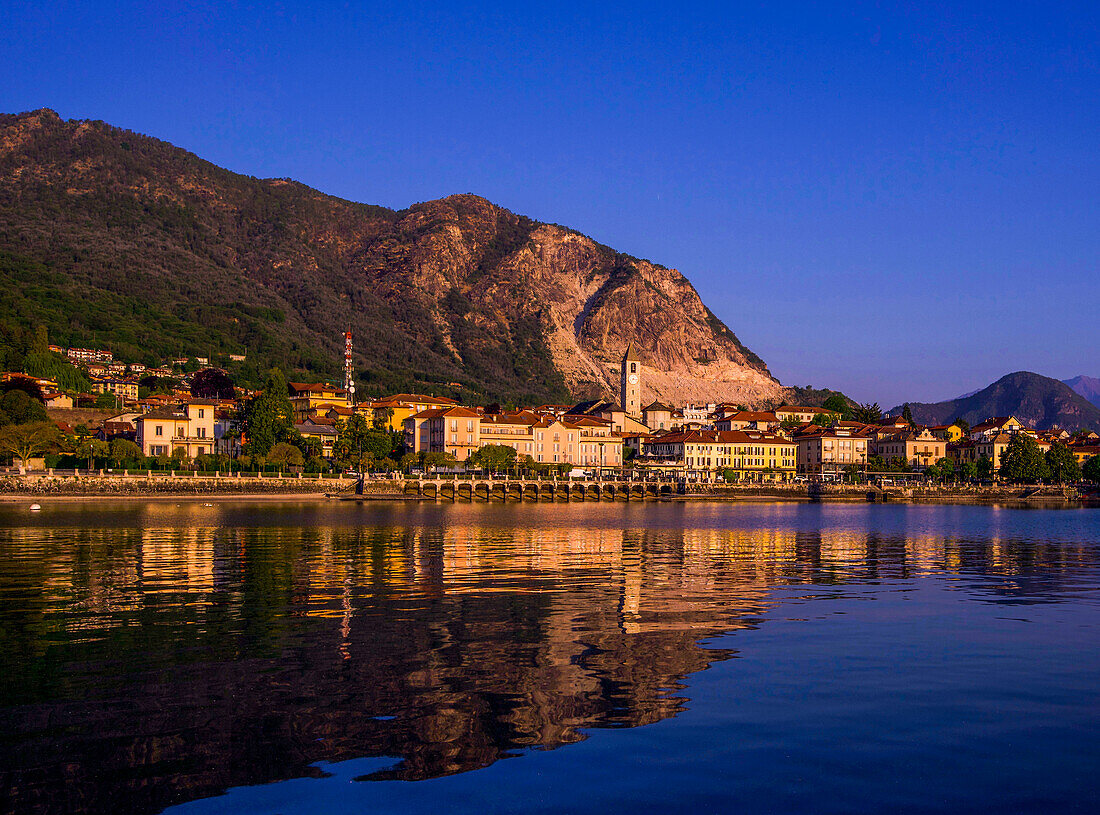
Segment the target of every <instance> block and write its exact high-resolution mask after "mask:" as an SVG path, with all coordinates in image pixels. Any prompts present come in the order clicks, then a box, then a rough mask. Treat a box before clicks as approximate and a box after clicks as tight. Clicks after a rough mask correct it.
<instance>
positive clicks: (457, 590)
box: [0, 519, 1084, 811]
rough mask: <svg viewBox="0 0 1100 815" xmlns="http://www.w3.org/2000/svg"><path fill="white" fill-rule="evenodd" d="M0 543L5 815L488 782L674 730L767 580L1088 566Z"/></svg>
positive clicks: (182, 533)
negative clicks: (628, 738)
mask: <svg viewBox="0 0 1100 815" xmlns="http://www.w3.org/2000/svg"><path fill="white" fill-rule="evenodd" d="M150 520H154V519H150ZM5 535H6V538H4V539H0V545H2V548H3V550H5V551H7V550H11V551H12V552H17V553H20V554H21V555H23V556H21V557H20V558H19V561H18V563H19V567H18V568H17V569H14V570H13V569H12V568H5V570H4V571H3V572H2V573H0V576H2V578H3V584H2V588H3V589H4V590H5V591H6V592H7V593H8V594H7V596H9V597H13V598H18V602H11V603H5V604H4V605H3V607H2V611H0V614H2V617H0V624H2V630H3V631H4V632H6V633H5V634H4V637H5V639H3V640H0V656H3V658H4V662H5V664H6V665H7V666H9V673H8V675H7V676H6V677H5V679H3V680H0V689H2V693H3V695H2V697H0V705H2V708H0V711H2V713H0V715H2V721H3V723H4V727H3V732H4V733H5V734H6V735H4V736H3V737H2V738H3V742H2V745H3V746H2V747H0V757H2V758H3V761H2V763H0V766H2V767H3V769H2V770H0V788H2V789H3V790H4V795H5V798H6V800H8V801H10V802H12V804H11V806H12V807H13V811H30V810H41V811H64V810H74V809H83V810H88V811H108V810H113V811H123V810H126V811H156V810H159V809H161V808H163V807H165V806H167V805H169V804H172V803H178V802H180V801H185V800H191V799H193V798H197V797H202V796H206V795H211V794H214V793H216V792H219V791H221V790H224V789H226V788H228V787H231V786H237V785H242V784H255V783H262V782H268V781H274V780H280V779H284V778H287V777H294V776H302V775H309V774H316V773H317V772H318V771H317V770H316V769H314V768H311V766H310V765H311V764H314V763H316V762H318V761H322V760H324V761H338V760H343V759H347V758H352V757H357V756H366V755H374V756H395V757H398V759H399V761H398V762H397V763H396V764H395V765H394V766H393V767H392V768H391V769H389V770H386V771H384V772H382V773H378V774H376V775H375V776H371V777H373V778H403V779H421V778H428V777H433V776H438V775H443V774H448V773H456V772H462V771H466V770H471V769H475V768H478V767H484V766H486V765H488V764H490V763H492V762H494V761H496V760H497V759H499V758H502V757H506V756H508V755H511V754H514V753H515V752H516V751H518V750H522V749H525V748H553V747H557V746H560V745H563V744H569V743H572V742H576V741H578V740H580V739H582V738H584V735H583V733H582V729H583V728H598V727H629V726H635V725H641V724H648V723H651V722H656V721H659V720H660V719H663V718H666V717H669V716H673V715H675V714H676V713H677V712H679V711H680V710H682V709H683V708H684V705H685V704H686V703H687V700H686V699H685V698H683V696H682V695H680V693H681V691H682V690H683V688H684V685H683V682H682V680H683V678H684V677H685V676H686V675H687V674H690V673H693V672H695V671H699V670H702V669H704V668H706V667H707V666H708V665H709V664H710V663H711V662H712V661H714V660H719V659H726V658H728V657H729V656H730V655H731V653H732V652H730V651H728V650H721V649H716V648H709V647H703V646H701V645H700V644H699V641H700V640H701V639H704V638H706V637H708V636H710V635H713V634H716V633H720V632H726V631H731V630H736V629H738V628H743V627H748V626H752V625H755V624H756V622H757V621H758V620H759V619H760V617H761V615H763V614H764V613H766V612H767V611H768V610H769V609H770V608H771V607H773V606H774V604H775V601H774V600H770V599H769V595H770V593H771V591H772V589H774V588H775V587H777V586H778V587H782V586H788V585H800V584H814V585H821V584H832V585H835V586H837V587H841V586H843V585H844V584H846V583H851V582H861V581H869V580H870V581H877V580H880V579H895V578H907V577H911V576H915V575H918V574H920V573H921V572H922V571H927V570H933V569H934V570H947V571H958V572H959V573H966V574H969V575H982V574H999V575H1005V576H1011V578H1012V581H1015V582H1014V583H1012V584H1011V585H1016V586H1021V585H1024V583H1026V581H1027V580H1029V579H1030V578H1029V576H1035V577H1034V579H1036V580H1038V579H1040V578H1039V577H1037V575H1039V573H1040V572H1041V573H1042V574H1043V575H1044V576H1048V577H1049V575H1051V574H1052V573H1056V571H1057V566H1058V564H1062V565H1068V564H1069V563H1071V562H1072V561H1073V559H1074V558H1075V557H1083V556H1084V554H1083V553H1082V552H1080V551H1078V552H1076V553H1075V552H1074V551H1073V550H1067V549H1066V548H1065V547H1056V546H1049V547H1043V546H1030V545H1029V546H1028V547H1015V546H1013V545H1012V544H1011V543H1005V542H998V541H994V542H989V541H985V542H984V543H982V544H981V545H966V544H961V543H958V542H951V541H944V540H943V539H937V538H932V537H925V538H915V539H880V538H878V537H875V536H873V535H871V536H868V535H865V534H854V533H851V532H797V533H796V532H793V531H784V530H776V529H760V530H732V531H730V530H721V531H719V530H687V531H683V530H677V531H672V530H660V531H653V532H645V531H625V532H624V531H623V530H621V529H579V528H536V529H514V528H511V527H508V528H501V529H486V528H481V527H479V526H474V525H468V526H462V525H449V526H446V527H439V526H424V527H416V528H381V529H373V530H369V531H364V530H359V529H354V528H342V529H341V528H335V529H334V528H330V527H313V528H302V529H299V528H293V529H290V528H260V529H257V528H233V527H229V528H223V529H216V528H213V527H199V528H189V529H179V528H176V527H170V526H161V527H155V526H149V527H147V528H144V529H126V528H123V529H113V530H102V531H83V532H80V533H79V534H78V535H76V536H75V540H74V533H73V532H72V531H71V530H56V531H49V530H43V529H31V530H26V529H24V530H20V529H15V530H9V531H8V532H7V533H5ZM27 553H30V554H32V555H33V557H30V556H27ZM1052 566H1053V567H1054V570H1053V571H1052V568H1051V567H1052ZM1008 585H1010V584H1009V583H1007V582H1006V581H996V583H995V584H994V585H993V587H992V588H991V591H996V592H1004V591H1006V588H1005V587H1006V586H1008ZM1045 588H1050V587H1049V586H1047V587H1045ZM1009 593H1011V589H1010V588H1009ZM1007 599H1012V598H1007ZM380 717H381V718H380ZM389 717H394V718H392V719H390V718H389Z"/></svg>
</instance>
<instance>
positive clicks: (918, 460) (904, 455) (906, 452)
mask: <svg viewBox="0 0 1100 815" xmlns="http://www.w3.org/2000/svg"><path fill="white" fill-rule="evenodd" d="M870 444H871V454H873V455H877V456H881V457H882V458H884V459H886V460H887V461H889V460H890V459H893V458H899V459H901V460H903V461H905V462H906V463H907V464H908V465H909V466H910V467H912V468H913V469H915V470H923V469H925V468H926V467H928V466H929V465H930V464H935V463H936V462H937V461H939V460H940V459H941V458H945V457H946V456H947V441H946V440H944V439H941V438H939V437H937V436H936V435H935V434H934V433H932V431H931V430H929V429H928V428H922V429H920V430H913V429H908V430H895V431H893V432H889V433H883V434H880V435H878V436H877V437H876V438H874V439H872V440H871V443H870Z"/></svg>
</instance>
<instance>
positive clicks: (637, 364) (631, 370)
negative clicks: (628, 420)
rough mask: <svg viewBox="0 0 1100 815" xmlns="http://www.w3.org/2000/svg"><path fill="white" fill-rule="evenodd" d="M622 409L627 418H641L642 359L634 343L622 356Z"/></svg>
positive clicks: (620, 391)
mask: <svg viewBox="0 0 1100 815" xmlns="http://www.w3.org/2000/svg"><path fill="white" fill-rule="evenodd" d="M620 385H621V389H620V390H619V393H620V394H621V401H622V408H623V411H624V412H625V413H626V415H627V416H630V417H632V418H634V419H640V418H641V417H642V359H641V357H639V356H638V352H637V350H636V349H635V348H634V343H633V342H631V343H630V344H629V345H628V346H627V347H626V353H625V354H624V355H623V370H622V379H621V380H620Z"/></svg>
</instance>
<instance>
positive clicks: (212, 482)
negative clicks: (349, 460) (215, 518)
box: [0, 473, 400, 497]
mask: <svg viewBox="0 0 1100 815" xmlns="http://www.w3.org/2000/svg"><path fill="white" fill-rule="evenodd" d="M354 489H355V479H352V478H331V479H330V478H325V479H319V478H315V477H311V476H303V477H301V478H299V477H297V476H296V475H288V476H284V477H281V478H280V477H278V476H275V475H264V476H263V477H258V476H256V475H254V474H253V475H242V476H237V475H228V474H222V475H219V476H213V475H203V474H197V475H191V474H179V473H177V474H173V475H169V474H167V473H158V474H155V475H125V476H124V475H110V474H104V475H99V474H95V473H91V474H80V475H57V474H52V475H51V474H35V473H31V474H27V475H15V474H11V475H3V476H0V496H11V497H18V496H58V497H81V496H136V497H141V496H148V497H155V496H158V495H176V496H185V495H271V496H277V495H287V496H295V495H302V496H305V495H313V496H322V495H325V494H332V493H351V492H354ZM365 492H366V493H367V494H368V495H375V494H377V495H387V494H392V493H395V492H400V485H399V484H397V483H396V482H393V481H368V482H367V483H366V485H365Z"/></svg>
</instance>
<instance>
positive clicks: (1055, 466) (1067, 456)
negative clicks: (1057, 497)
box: [1045, 441, 1081, 484]
mask: <svg viewBox="0 0 1100 815" xmlns="http://www.w3.org/2000/svg"><path fill="white" fill-rule="evenodd" d="M1045 458H1046V463H1047V469H1048V470H1049V471H1050V477H1051V479H1052V480H1054V481H1057V482H1058V483H1059V484H1064V483H1065V482H1066V481H1078V480H1080V478H1081V465H1079V464H1078V463H1077V459H1075V458H1074V457H1073V451H1072V450H1070V449H1069V448H1068V447H1066V445H1065V443H1064V442H1060V441H1056V442H1054V443H1053V444H1051V445H1050V449H1049V450H1047V452H1046V456H1045Z"/></svg>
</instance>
